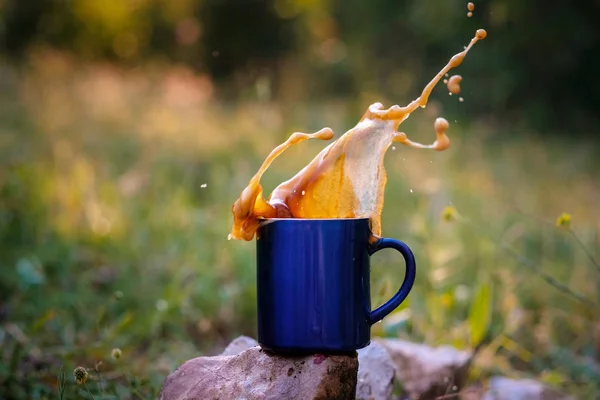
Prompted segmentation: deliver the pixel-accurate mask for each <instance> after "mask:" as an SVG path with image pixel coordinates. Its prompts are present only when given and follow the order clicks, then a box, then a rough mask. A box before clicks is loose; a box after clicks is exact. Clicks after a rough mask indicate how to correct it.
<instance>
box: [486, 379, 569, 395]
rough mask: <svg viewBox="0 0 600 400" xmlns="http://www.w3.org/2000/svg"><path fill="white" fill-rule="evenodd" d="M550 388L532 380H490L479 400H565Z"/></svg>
mask: <svg viewBox="0 0 600 400" xmlns="http://www.w3.org/2000/svg"><path fill="white" fill-rule="evenodd" d="M567 399H571V397H568V396H565V395H562V394H560V393H558V392H556V391H555V390H553V389H552V388H549V387H547V386H546V385H544V384H542V383H540V382H538V381H535V380H533V379H511V378H505V377H502V376H494V377H492V378H490V381H489V389H488V391H487V392H486V393H485V394H484V395H483V397H482V399H481V400H567Z"/></svg>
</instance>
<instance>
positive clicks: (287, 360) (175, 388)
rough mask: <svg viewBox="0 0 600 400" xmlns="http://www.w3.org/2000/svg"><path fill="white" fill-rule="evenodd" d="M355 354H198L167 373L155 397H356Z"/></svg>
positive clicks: (321, 399)
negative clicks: (285, 355)
mask: <svg viewBox="0 0 600 400" xmlns="http://www.w3.org/2000/svg"><path fill="white" fill-rule="evenodd" d="M357 372H358V357H357V354H356V353H354V355H349V356H344V355H336V356H325V355H319V354H317V355H312V356H308V357H280V356H276V355H271V354H268V353H267V352H265V351H263V350H262V349H261V348H260V347H252V348H249V349H247V350H244V351H242V352H241V353H239V354H237V355H220V356H216V357H198V358H194V359H192V360H189V361H187V362H185V363H184V364H183V365H181V366H180V367H179V368H178V369H177V370H176V371H175V372H173V373H172V374H171V375H169V376H168V377H167V379H166V380H165V382H164V384H163V388H162V390H161V393H160V396H159V399H160V400H196V399H197V400H214V399H224V400H229V399H247V400H258V399H261V400H262V399H273V400H275V399H299V400H300V399H302V400H303V399H315V400H316V399H319V400H325V399H339V400H346V399H347V400H350V399H354V398H355V396H356V379H357Z"/></svg>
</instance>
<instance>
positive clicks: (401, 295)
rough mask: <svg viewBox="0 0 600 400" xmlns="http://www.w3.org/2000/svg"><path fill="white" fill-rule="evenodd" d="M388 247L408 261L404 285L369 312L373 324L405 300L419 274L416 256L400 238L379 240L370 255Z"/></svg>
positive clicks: (371, 249) (371, 248)
mask: <svg viewBox="0 0 600 400" xmlns="http://www.w3.org/2000/svg"><path fill="white" fill-rule="evenodd" d="M387 248H392V249H395V250H398V251H399V252H400V253H401V254H402V256H403V257H404V261H405V263H406V275H405V276H404V282H402V286H400V289H399V290H398V291H397V292H396V294H395V295H394V296H393V297H392V298H391V299H389V300H388V301H386V302H385V303H383V304H382V305H381V306H379V307H377V308H376V309H375V310H373V311H371V312H370V313H369V323H370V324H371V325H373V324H374V323H376V322H378V321H381V320H382V319H383V318H384V317H385V316H386V315H388V314H389V313H391V312H392V311H394V309H396V307H398V306H399V305H400V304H401V303H402V302H403V301H404V299H406V297H407V296H408V294H409V293H410V290H411V289H412V286H413V284H414V283H415V276H416V274H417V267H416V264H415V256H414V255H413V253H412V251H411V250H410V248H409V247H408V246H407V245H406V244H405V243H403V242H401V241H399V240H396V239H390V238H381V239H379V241H378V242H377V243H376V244H375V245H374V246H373V247H370V249H369V256H371V255H373V254H375V253H377V252H378V251H379V250H381V249H387Z"/></svg>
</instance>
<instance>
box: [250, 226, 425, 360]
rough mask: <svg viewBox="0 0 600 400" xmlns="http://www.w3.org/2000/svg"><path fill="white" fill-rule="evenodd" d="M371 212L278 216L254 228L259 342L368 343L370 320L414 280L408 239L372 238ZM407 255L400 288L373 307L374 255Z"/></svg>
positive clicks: (350, 346) (299, 347)
mask: <svg viewBox="0 0 600 400" xmlns="http://www.w3.org/2000/svg"><path fill="white" fill-rule="evenodd" d="M369 236H370V230H369V221H368V219H273V220H268V221H267V222H266V223H264V224H263V225H262V226H261V227H260V229H259V231H258V236H257V242H256V246H257V299H258V342H259V343H260V345H261V346H262V347H263V348H265V349H267V350H271V351H274V352H280V353H335V352H351V351H354V350H356V349H359V348H362V347H365V346H367V345H368V344H369V343H370V336H371V325H372V324H374V323H375V322H377V321H379V320H381V319H382V318H383V317H385V316H386V315H388V314H389V313H390V312H392V311H393V310H394V309H395V308H396V307H398V306H399V305H400V303H402V301H404V299H405V298H406V296H408V293H409V292H410V290H411V288H412V285H413V283H414V280H415V275H416V267H415V259H414V256H413V254H412V252H411V250H410V249H409V248H408V246H407V245H406V244H404V243H402V242H400V241H398V240H395V239H388V238H383V239H381V240H379V241H378V242H377V243H376V244H374V245H370V244H369ZM384 248H393V249H396V250H398V251H399V252H400V253H401V254H402V256H403V257H404V260H405V264H406V275H405V278H404V282H403V283H402V285H401V286H400V289H399V290H398V292H397V293H396V294H395V295H394V296H393V297H392V298H391V299H390V300H388V301H387V302H386V303H384V304H383V305H382V306H380V307H379V308H377V309H375V310H373V311H371V293H370V287H369V277H370V256H371V255H372V254H373V253H375V252H377V251H379V250H381V249H384Z"/></svg>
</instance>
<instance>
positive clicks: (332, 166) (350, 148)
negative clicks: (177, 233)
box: [229, 29, 486, 241]
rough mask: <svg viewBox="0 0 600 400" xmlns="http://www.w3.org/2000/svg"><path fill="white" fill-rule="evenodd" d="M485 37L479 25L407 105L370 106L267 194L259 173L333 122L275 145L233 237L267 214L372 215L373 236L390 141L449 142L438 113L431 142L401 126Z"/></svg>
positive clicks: (248, 234)
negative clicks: (412, 135)
mask: <svg viewBox="0 0 600 400" xmlns="http://www.w3.org/2000/svg"><path fill="white" fill-rule="evenodd" d="M485 37H486V31H485V30H483V29H479V30H477V32H476V34H475V37H473V39H471V41H470V43H469V45H468V46H467V47H466V48H465V49H464V50H463V51H461V52H460V53H458V54H455V55H454V56H453V57H452V58H451V59H450V61H449V62H448V63H447V64H446V66H444V68H442V70H441V71H440V72H439V73H438V74H437V75H436V76H435V77H434V78H433V79H432V80H431V81H430V82H429V83H428V84H427V86H425V88H424V89H423V91H422V92H421V95H420V96H419V97H417V98H416V99H415V100H413V101H412V102H410V103H409V104H408V105H406V106H404V107H400V106H398V105H394V106H392V107H390V108H388V109H385V108H384V106H383V105H382V104H381V103H375V104H372V105H371V106H369V108H368V109H367V111H366V112H365V113H364V115H363V117H362V118H361V119H360V121H359V122H358V124H357V125H356V126H355V127H353V128H352V129H350V130H349V131H347V132H346V133H344V134H343V135H342V136H341V137H340V138H339V139H337V140H335V141H334V142H332V143H331V144H329V145H328V146H327V147H325V148H324V149H323V150H322V151H321V152H320V153H319V154H318V155H317V156H316V157H315V158H314V159H313V160H312V161H311V162H310V163H309V164H308V165H307V166H306V167H304V168H303V169H302V170H301V171H300V172H298V173H297V174H296V175H295V176H294V177H292V178H291V179H289V180H288V181H286V182H283V183H281V184H280V185H279V186H277V187H276V188H275V189H274V190H273V192H272V193H271V195H270V196H268V197H267V198H266V199H265V198H264V197H263V188H262V186H261V184H260V179H261V177H262V175H263V174H264V173H265V171H266V170H267V169H268V168H269V166H270V165H271V163H272V162H273V160H274V159H275V158H277V157H278V156H279V155H281V154H282V153H283V152H285V150H286V149H288V148H289V147H291V146H293V145H295V144H298V143H301V142H303V141H305V140H308V139H320V140H330V139H331V138H333V131H332V130H331V129H329V128H323V129H321V130H320V131H318V132H316V133H312V134H308V133H300V132H296V133H294V134H292V135H291V136H290V138H289V139H288V140H286V141H285V142H284V143H282V144H280V145H279V146H277V147H276V148H275V149H273V150H272V151H271V153H270V154H269V155H268V156H267V158H266V159H265V161H264V162H263V164H262V165H261V167H260V169H259V170H258V172H257V173H256V174H255V175H254V176H253V177H252V179H251V180H250V182H249V183H248V186H247V187H246V188H245V189H244V190H243V191H242V194H241V196H240V198H239V199H238V200H237V201H236V202H235V203H234V205H233V207H232V211H233V219H234V221H233V227H232V230H231V233H230V234H229V239H241V240H247V241H249V240H252V239H253V238H254V236H255V234H256V231H257V229H258V226H259V224H260V222H261V221H262V220H264V219H268V218H305V219H309V218H313V219H314V218H369V220H370V225H371V231H372V234H373V236H372V239H374V240H375V239H377V238H378V237H379V236H381V212H382V210H383V201H384V190H385V185H386V182H387V174H386V171H385V168H384V165H383V161H384V156H385V153H386V151H387V149H388V148H389V147H390V145H391V144H392V143H393V142H399V143H402V144H404V145H406V146H409V147H413V148H421V149H433V150H437V151H442V150H445V149H447V148H448V147H449V146H450V139H449V138H448V136H446V131H447V130H448V128H449V124H448V121H446V120H445V119H444V118H437V119H436V121H435V123H434V130H435V133H436V140H435V141H434V142H433V143H432V144H430V145H423V144H420V143H417V142H413V141H411V140H410V139H409V138H408V137H407V135H406V134H405V133H403V132H399V131H398V127H399V126H400V124H401V123H402V122H403V121H404V120H405V119H406V118H408V117H409V115H410V114H411V113H412V112H413V111H415V110H416V109H418V108H424V107H425V106H426V105H427V102H428V99H429V96H430V94H431V91H432V90H433V89H434V87H435V86H436V85H437V83H438V82H439V81H440V80H441V79H442V78H443V77H444V75H445V74H447V73H448V71H450V70H451V69H452V68H456V67H458V66H459V65H460V64H461V63H462V62H463V60H464V58H465V56H466V55H467V53H468V52H469V50H470V49H471V47H473V45H474V44H475V43H477V41H479V40H482V39H484V38H485ZM461 80H462V78H461V77H460V76H459V75H455V76H453V77H451V78H450V79H449V80H448V83H447V84H448V89H449V90H450V91H451V92H453V93H454V92H456V93H459V92H460V85H459V83H460V81H461Z"/></svg>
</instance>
